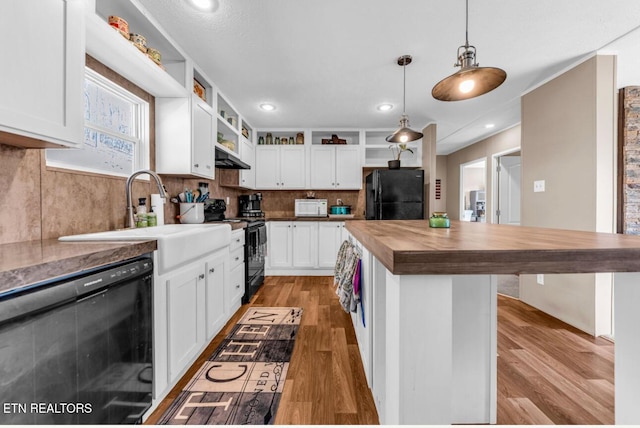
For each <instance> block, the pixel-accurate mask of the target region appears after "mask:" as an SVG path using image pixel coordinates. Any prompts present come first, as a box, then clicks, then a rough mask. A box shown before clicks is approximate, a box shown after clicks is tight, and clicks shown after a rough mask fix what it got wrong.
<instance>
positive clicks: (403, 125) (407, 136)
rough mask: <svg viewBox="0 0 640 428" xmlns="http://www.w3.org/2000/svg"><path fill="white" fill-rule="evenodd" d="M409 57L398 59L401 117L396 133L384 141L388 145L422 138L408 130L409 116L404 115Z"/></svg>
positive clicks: (419, 134) (418, 133)
mask: <svg viewBox="0 0 640 428" xmlns="http://www.w3.org/2000/svg"><path fill="white" fill-rule="evenodd" d="M411 61H412V59H411V55H402V56H401V57H400V58H398V65H400V66H402V75H403V79H402V116H401V117H400V127H399V128H398V130H397V131H396V132H394V133H393V134H391V135H389V136H388V137H387V138H386V140H387V141H388V142H390V143H408V142H409V141H415V140H419V139H420V138H422V133H421V132H417V131H414V130H413V129H411V128H409V116H407V113H406V97H407V94H406V86H407V72H406V67H407V65H409V64H411Z"/></svg>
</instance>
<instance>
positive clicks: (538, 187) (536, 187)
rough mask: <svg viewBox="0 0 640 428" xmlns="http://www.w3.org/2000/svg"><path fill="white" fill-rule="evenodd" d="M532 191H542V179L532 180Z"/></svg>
mask: <svg viewBox="0 0 640 428" xmlns="http://www.w3.org/2000/svg"><path fill="white" fill-rule="evenodd" d="M533 191H534V192H544V180H536V181H534V182H533Z"/></svg>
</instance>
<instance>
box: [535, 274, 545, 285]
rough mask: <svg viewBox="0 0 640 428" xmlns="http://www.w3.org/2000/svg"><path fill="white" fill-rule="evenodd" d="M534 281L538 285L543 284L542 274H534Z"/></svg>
mask: <svg viewBox="0 0 640 428" xmlns="http://www.w3.org/2000/svg"><path fill="white" fill-rule="evenodd" d="M536 282H537V283H538V284H540V285H544V274H543V273H539V274H537V275H536Z"/></svg>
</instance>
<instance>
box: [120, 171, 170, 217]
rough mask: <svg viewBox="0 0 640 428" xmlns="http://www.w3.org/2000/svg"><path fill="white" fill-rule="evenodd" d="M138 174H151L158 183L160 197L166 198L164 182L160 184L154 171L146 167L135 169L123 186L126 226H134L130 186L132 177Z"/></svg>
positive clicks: (160, 181)
mask: <svg viewBox="0 0 640 428" xmlns="http://www.w3.org/2000/svg"><path fill="white" fill-rule="evenodd" d="M140 174H149V175H150V176H152V177H153V178H154V179H155V180H156V183H157V185H158V193H160V197H161V198H163V199H164V198H166V197H167V194H166V192H165V189H164V184H162V180H160V177H159V176H158V174H156V173H155V172H153V171H151V170H148V169H141V170H140V171H135V172H134V173H132V174H131V175H130V176H129V178H127V184H126V188H125V193H126V198H127V220H128V222H129V225H128V226H127V227H128V228H134V227H136V222H135V220H134V219H133V203H132V202H131V187H132V185H133V179H134V178H136V177H137V176H138V175H140Z"/></svg>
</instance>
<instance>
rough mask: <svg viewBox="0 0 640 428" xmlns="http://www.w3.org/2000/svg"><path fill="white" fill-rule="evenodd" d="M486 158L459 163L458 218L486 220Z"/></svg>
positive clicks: (463, 219)
mask: <svg viewBox="0 0 640 428" xmlns="http://www.w3.org/2000/svg"><path fill="white" fill-rule="evenodd" d="M486 177H487V160H486V158H482V159H476V160H474V161H471V162H467V163H464V164H462V165H460V220H462V221H477V222H483V223H484V222H485V221H486V203H487V202H486V201H487V198H486V194H487V192H486V187H487V186H486V181H487V180H486Z"/></svg>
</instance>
